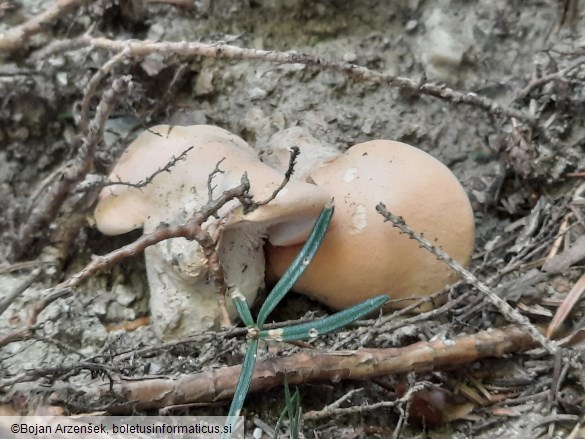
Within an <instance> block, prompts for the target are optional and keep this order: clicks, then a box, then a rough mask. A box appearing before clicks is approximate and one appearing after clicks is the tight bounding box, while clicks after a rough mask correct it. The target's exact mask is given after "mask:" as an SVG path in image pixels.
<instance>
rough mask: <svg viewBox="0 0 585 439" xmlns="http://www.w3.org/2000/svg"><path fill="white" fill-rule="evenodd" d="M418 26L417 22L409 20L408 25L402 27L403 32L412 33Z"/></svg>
mask: <svg viewBox="0 0 585 439" xmlns="http://www.w3.org/2000/svg"><path fill="white" fill-rule="evenodd" d="M417 26H418V21H416V20H410V21H409V22H408V23H406V26H404V30H405V31H406V32H412V31H413V30H415V29H416V28H417Z"/></svg>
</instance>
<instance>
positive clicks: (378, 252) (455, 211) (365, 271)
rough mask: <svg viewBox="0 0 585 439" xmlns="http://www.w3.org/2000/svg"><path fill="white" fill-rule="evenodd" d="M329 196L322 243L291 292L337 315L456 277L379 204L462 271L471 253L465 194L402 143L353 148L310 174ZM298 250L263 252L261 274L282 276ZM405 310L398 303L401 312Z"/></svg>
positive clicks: (423, 291)
mask: <svg viewBox="0 0 585 439" xmlns="http://www.w3.org/2000/svg"><path fill="white" fill-rule="evenodd" d="M311 178H312V179H313V180H314V181H315V183H316V184H317V185H318V186H320V187H323V188H325V189H327V190H328V191H329V192H330V194H331V195H332V196H333V197H335V213H334V215H333V219H332V222H331V225H330V227H329V230H328V232H327V235H326V237H325V240H324V241H323V244H322V245H321V248H320V249H319V250H318V252H317V254H316V256H315V258H314V259H313V261H312V263H311V265H310V266H309V268H308V269H307V271H306V272H305V274H304V275H303V276H302V277H301V278H300V279H299V281H298V282H297V284H296V285H295V287H294V290H296V291H298V292H302V293H304V294H307V295H309V296H311V297H313V298H315V299H317V300H319V301H321V302H323V303H325V304H327V305H329V306H331V307H332V308H336V309H342V308H346V307H348V306H350V305H353V304H356V303H358V302H360V301H362V300H365V299H366V298H369V297H372V296H375V295H378V294H389V295H390V297H391V298H394V299H395V298H405V297H411V296H417V297H418V296H424V295H428V294H431V293H433V292H434V291H437V290H440V289H441V288H442V287H444V286H445V285H446V284H448V283H450V282H453V281H455V280H456V275H455V273H453V272H452V271H451V270H449V269H448V268H447V266H446V265H445V264H444V263H443V262H440V261H438V260H437V259H436V258H435V257H434V256H433V255H431V254H429V253H428V252H427V251H426V250H424V249H421V248H419V245H418V244H417V242H415V241H413V240H410V239H409V238H408V237H407V236H405V235H401V234H400V233H399V231H398V229H396V228H394V227H392V225H391V224H390V223H384V220H383V217H382V216H381V215H380V214H378V213H377V212H376V210H375V206H376V205H377V204H378V203H379V202H383V203H385V204H386V206H387V208H388V210H389V211H391V212H392V213H394V214H396V215H400V216H402V217H404V219H405V220H406V222H407V224H408V225H409V226H410V227H411V228H412V229H414V230H415V231H418V232H422V233H424V235H425V237H426V238H427V239H429V240H430V241H431V242H433V243H434V244H437V245H439V246H441V247H442V248H443V250H445V251H446V252H447V253H449V254H450V255H451V256H452V257H453V258H454V259H456V260H457V261H459V262H460V263H462V264H467V263H469V260H470V257H471V253H472V251H473V247H474V237H475V228H474V218H473V212H472V209H471V205H470V203H469V200H468V198H467V195H466V193H465V191H464V189H463V188H462V187H461V185H460V183H459V182H458V181H457V179H456V178H455V176H454V175H453V174H452V173H451V171H450V170H449V169H448V168H447V167H446V166H444V165H443V164H442V163H441V162H439V161H438V160H436V159H435V158H433V157H432V156H430V155H429V154H427V153H425V152H423V151H421V150H419V149H417V148H414V147H412V146H409V145H406V144H404V143H400V142H393V141H388V140H374V141H371V142H366V143H362V144H359V145H356V146H354V147H353V148H351V149H350V150H349V151H348V152H346V153H345V154H343V155H342V156H340V157H338V158H337V159H334V160H332V161H331V162H330V163H329V164H328V165H326V166H324V167H322V168H320V169H318V170H316V171H315V172H313V173H312V174H311ZM300 248H301V246H300V245H297V246H290V247H273V246H269V249H268V251H267V264H268V268H267V274H268V276H269V277H272V278H274V277H275V276H276V277H278V276H280V275H282V274H283V273H284V271H285V270H286V268H287V267H288V265H289V264H290V262H291V261H292V260H293V258H294V257H295V256H296V254H297V253H298V252H299V250H300ZM408 304H409V303H404V302H402V303H399V304H398V305H397V306H399V307H400V306H406V305H408Z"/></svg>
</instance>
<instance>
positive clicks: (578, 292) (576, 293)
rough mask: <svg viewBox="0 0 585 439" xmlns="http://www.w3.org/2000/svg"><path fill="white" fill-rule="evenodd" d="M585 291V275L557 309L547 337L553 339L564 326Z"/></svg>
mask: <svg viewBox="0 0 585 439" xmlns="http://www.w3.org/2000/svg"><path fill="white" fill-rule="evenodd" d="M584 291H585V274H583V275H582V276H581V278H580V279H579V280H578V281H577V283H576V284H575V285H574V286H573V288H571V291H569V294H567V297H566V298H565V300H564V301H563V303H562V304H561V306H559V309H557V312H556V314H555V316H554V317H553V319H552V321H551V322H550V325H548V330H547V331H546V336H547V337H548V338H551V337H553V336H554V335H555V332H556V331H557V330H558V329H559V327H560V326H561V325H562V324H563V322H564V321H565V319H566V318H567V316H568V315H569V313H570V312H571V310H572V309H573V307H574V306H575V304H576V303H577V302H578V301H579V299H581V296H582V295H583V292H584Z"/></svg>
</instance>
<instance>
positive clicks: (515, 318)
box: [376, 203, 558, 354]
mask: <svg viewBox="0 0 585 439" xmlns="http://www.w3.org/2000/svg"><path fill="white" fill-rule="evenodd" d="M376 211H378V213H379V214H380V215H382V216H383V217H384V220H385V221H389V222H391V223H392V224H393V225H394V227H397V228H398V229H399V230H400V232H401V233H404V234H406V235H408V236H409V237H410V238H411V239H414V240H415V241H417V242H418V243H419V244H420V245H421V246H422V247H423V248H425V249H426V250H428V251H429V252H431V253H432V254H433V255H435V256H436V258H437V259H439V260H441V261H443V262H445V263H446V264H447V265H448V266H449V267H451V268H452V269H453V270H454V271H456V272H457V273H458V274H459V275H460V276H461V277H462V278H463V279H464V280H465V281H466V282H467V283H469V284H470V285H473V286H474V287H475V288H477V289H478V290H479V291H480V292H481V293H483V294H484V295H485V296H486V297H487V299H488V300H489V301H490V302H491V303H492V304H493V305H494V306H495V307H496V308H498V310H499V311H500V312H501V313H502V315H503V316H504V317H505V318H506V319H508V321H510V322H513V323H517V324H519V325H521V326H522V327H524V328H526V330H527V331H528V332H529V333H530V335H531V336H532V337H533V338H534V340H535V341H537V342H538V343H539V344H540V345H541V346H542V347H544V348H545V349H546V350H547V351H548V352H549V353H550V354H554V353H555V352H556V351H557V349H558V348H557V346H556V343H554V342H552V341H550V340H548V339H547V338H546V337H544V336H543V335H542V334H541V333H540V332H539V331H538V329H536V328H535V327H534V326H533V325H532V323H530V320H528V319H527V318H526V317H524V316H523V315H522V314H520V313H519V312H518V311H516V310H515V309H514V308H512V307H511V306H510V305H509V304H508V302H506V301H505V300H503V299H501V298H500V297H498V296H497V295H496V294H494V293H493V292H492V291H491V290H490V288H489V287H488V286H487V285H486V284H484V283H483V282H481V281H480V280H479V279H478V278H477V277H476V276H475V275H474V274H472V273H471V272H470V271H468V270H466V269H465V268H463V266H462V265H461V264H460V263H459V262H457V261H455V260H454V259H453V258H451V257H450V256H449V255H448V254H447V253H445V252H444V251H443V250H441V249H440V248H438V247H436V246H434V245H433V244H431V243H430V242H429V241H428V240H427V239H426V238H425V237H424V236H422V235H421V234H419V233H416V232H414V231H413V230H412V229H411V228H410V227H408V226H407V225H406V222H405V221H404V218H402V217H399V216H396V215H393V214H392V213H390V212H388V210H387V209H386V206H385V205H384V204H383V203H380V204H378V205H377V206H376Z"/></svg>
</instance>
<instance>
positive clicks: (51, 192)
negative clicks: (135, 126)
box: [12, 76, 131, 259]
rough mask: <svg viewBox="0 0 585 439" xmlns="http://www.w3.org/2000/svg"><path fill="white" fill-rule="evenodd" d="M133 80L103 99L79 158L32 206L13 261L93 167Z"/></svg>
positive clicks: (127, 79) (115, 87)
mask: <svg viewBox="0 0 585 439" xmlns="http://www.w3.org/2000/svg"><path fill="white" fill-rule="evenodd" d="M130 85H131V80H130V77H128V76H124V77H121V78H118V79H116V80H114V82H113V83H112V87H111V88H110V89H109V90H108V91H106V92H105V93H104V94H103V95H102V99H101V101H100V104H99V105H98V108H97V113H96V116H95V118H94V119H93V120H92V122H91V124H90V127H89V131H88V133H87V135H86V136H85V137H84V138H82V139H81V140H80V146H79V151H78V154H77V157H75V158H73V159H71V160H69V162H68V163H67V164H66V165H65V166H64V167H63V168H62V172H59V173H58V175H56V176H55V178H54V180H53V182H52V184H51V185H50V187H49V189H48V190H47V191H46V193H45V194H44V196H42V197H40V198H39V199H38V200H34V201H33V205H32V206H29V209H30V211H29V213H28V221H26V222H25V223H24V224H23V225H22V227H21V228H20V230H19V232H18V236H17V238H16V239H15V240H14V241H13V245H12V257H13V258H14V259H18V258H20V257H21V256H22V255H23V254H24V253H26V251H27V250H28V248H29V246H30V244H31V243H32V242H33V240H34V239H35V238H36V236H37V233H38V232H39V231H40V230H41V229H42V228H43V227H45V226H46V225H47V224H49V223H50V222H51V221H52V220H53V219H54V218H55V215H56V214H57V212H59V210H60V209H61V206H62V205H63V203H64V202H65V200H66V199H67V197H68V196H69V194H70V193H71V191H72V190H73V189H74V187H75V185H76V184H77V183H79V182H80V181H81V180H82V179H83V178H84V177H85V176H86V175H87V173H88V172H89V171H90V170H91V169H92V167H93V161H94V153H95V148H96V146H97V145H98V144H99V143H100V142H101V140H102V138H103V131H104V126H105V123H106V121H107V119H108V117H109V115H110V114H111V112H112V111H113V109H114V106H115V105H116V103H117V102H118V99H120V98H121V97H123V96H124V95H126V94H127V93H128V91H129V89H130Z"/></svg>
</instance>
